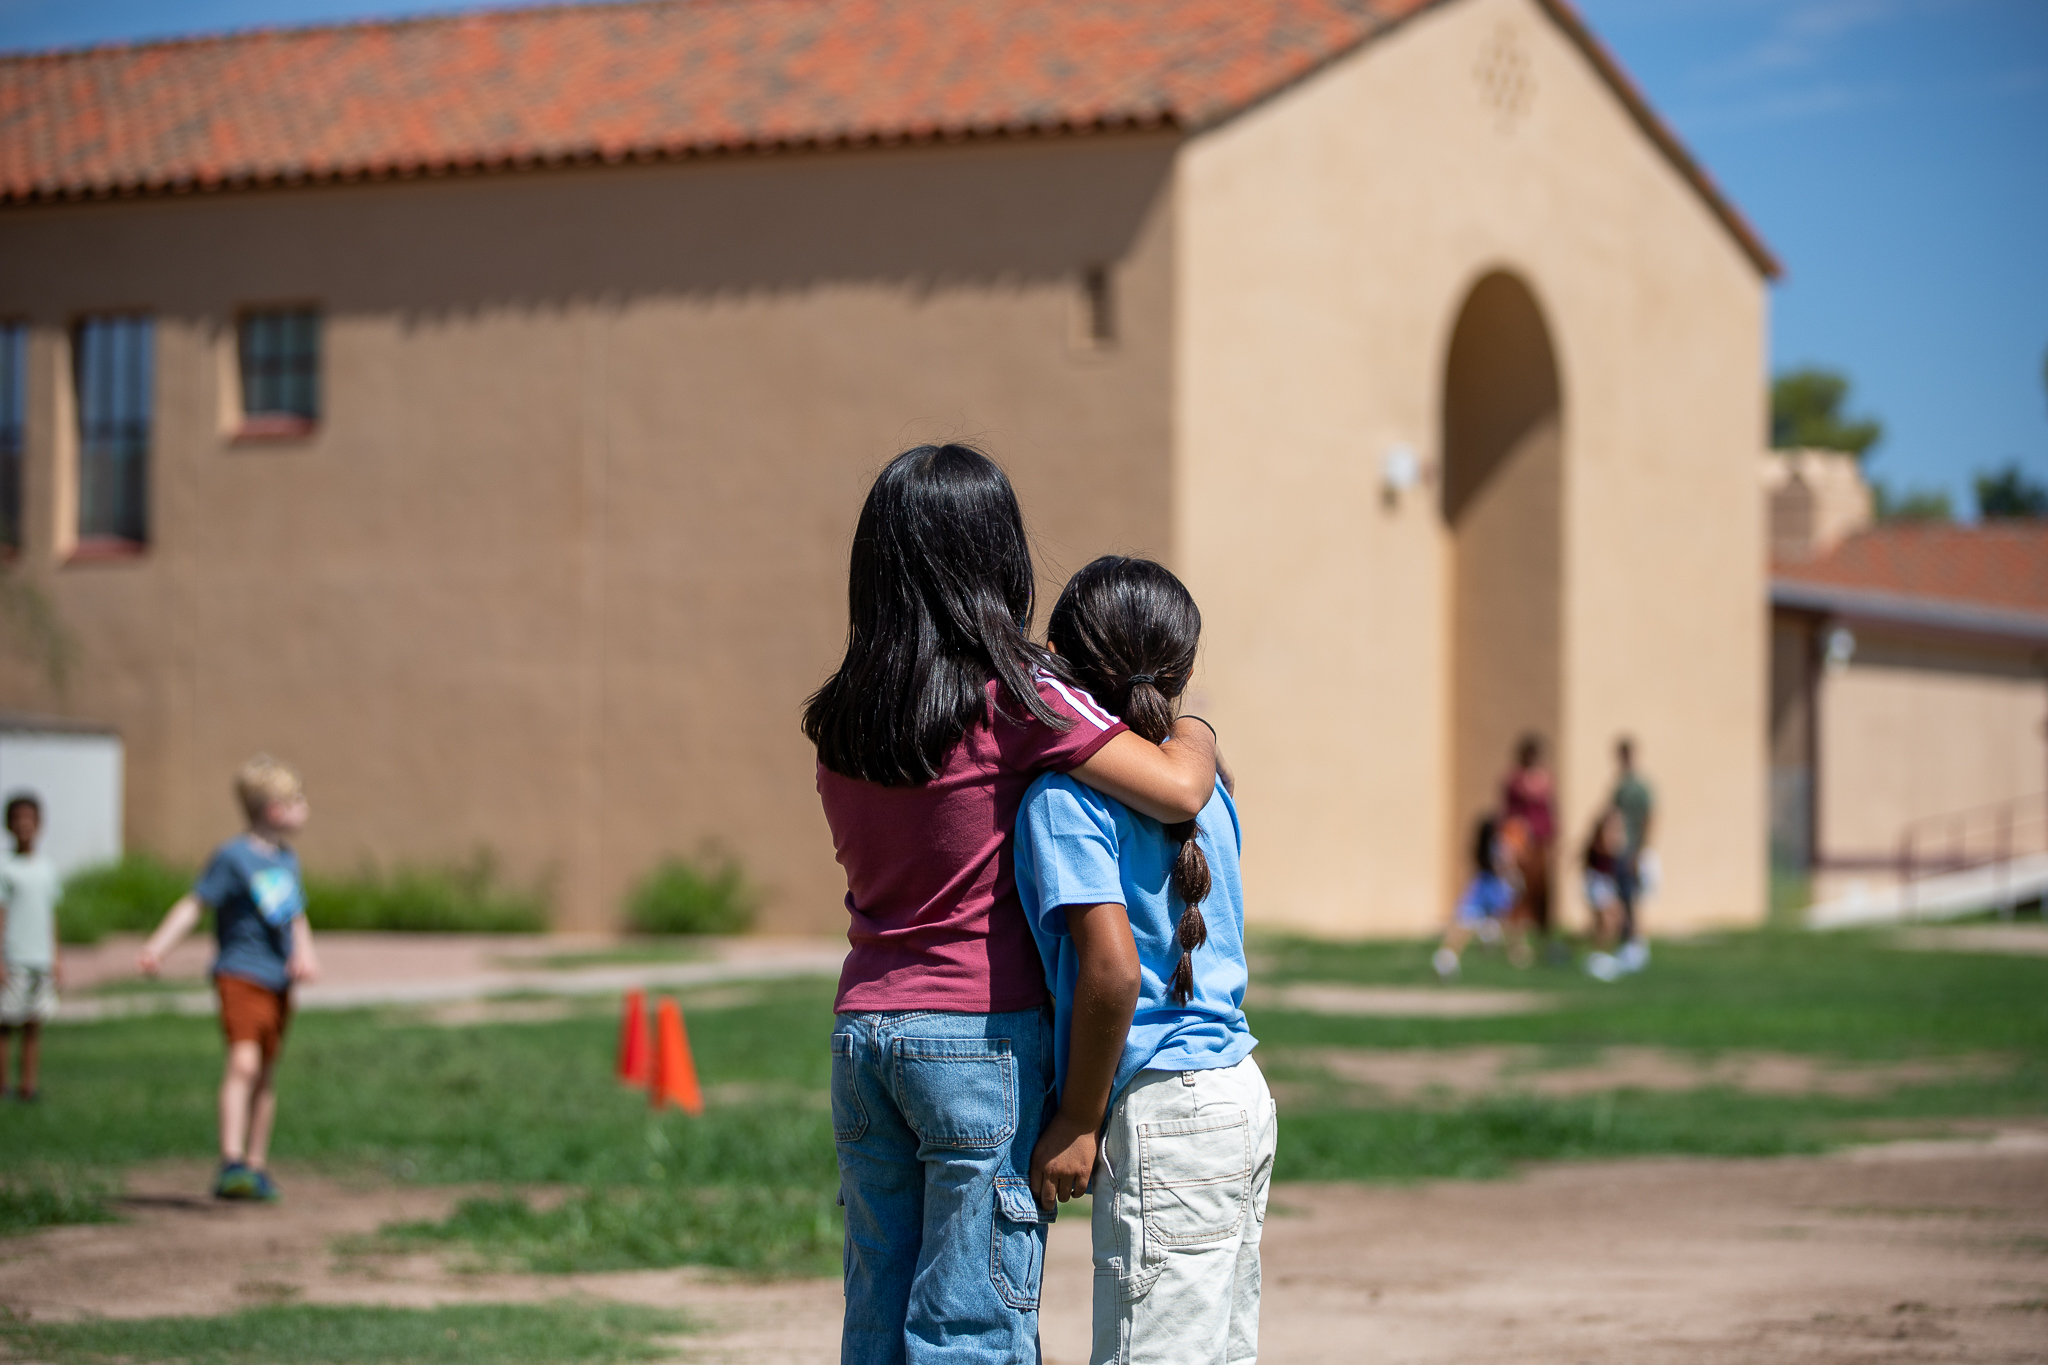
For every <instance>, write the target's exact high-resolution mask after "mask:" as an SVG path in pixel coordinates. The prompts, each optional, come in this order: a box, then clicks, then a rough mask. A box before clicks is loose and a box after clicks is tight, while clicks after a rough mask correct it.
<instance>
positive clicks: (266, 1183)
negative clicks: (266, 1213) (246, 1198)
mask: <svg viewBox="0 0 2048 1365" xmlns="http://www.w3.org/2000/svg"><path fill="white" fill-rule="evenodd" d="M254 1174H255V1176H256V1194H255V1197H256V1198H257V1199H261V1200H262V1201H263V1202H264V1203H266V1204H275V1203H276V1202H277V1201H278V1200H279V1199H281V1198H283V1197H284V1196H283V1195H281V1194H279V1193H278V1189H277V1182H276V1181H275V1180H272V1179H271V1178H270V1172H268V1171H256V1172H254Z"/></svg>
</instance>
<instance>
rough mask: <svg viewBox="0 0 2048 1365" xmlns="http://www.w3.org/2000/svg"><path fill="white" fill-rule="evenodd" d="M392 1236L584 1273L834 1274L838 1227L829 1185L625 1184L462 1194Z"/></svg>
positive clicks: (387, 1233) (390, 1230) (390, 1239)
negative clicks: (532, 1193)
mask: <svg viewBox="0 0 2048 1365" xmlns="http://www.w3.org/2000/svg"><path fill="white" fill-rule="evenodd" d="M380 1238H381V1239H382V1240H384V1241H385V1242H386V1243H387V1244H396V1245H399V1246H404V1245H406V1244H418V1243H423V1242H424V1243H436V1242H439V1243H447V1242H460V1243H465V1244H467V1245H468V1246H470V1247H472V1248H475V1249H476V1250H477V1251H479V1252H481V1253H484V1254H487V1255H489V1256H490V1257H492V1258H494V1259H499V1260H504V1261H509V1262H511V1263H512V1264H514V1265H517V1266H519V1267H521V1268H523V1269H527V1270H536V1271H542V1272H558V1273H578V1272H585V1271H601V1270H637V1269H642V1268H649V1269H652V1268H663V1267H668V1266H678V1265H709V1266H721V1267H724V1268H726V1269H729V1270H740V1271H746V1272H748V1273H750V1274H757V1275H829V1274H831V1273H832V1272H833V1270H834V1269H835V1268H836V1267H837V1266H838V1264H839V1256H840V1241H841V1231H840V1223H839V1216H838V1208H837V1204H836V1202H835V1199H834V1196H833V1192H832V1191H830V1190H826V1189H801V1188H798V1189H775V1188H767V1189H750V1188H726V1189H719V1188H705V1189H680V1188H677V1187H676V1186H674V1185H656V1186H641V1187H633V1186H622V1187H614V1188H611V1189H602V1190H593V1191H589V1192H587V1193H582V1194H578V1195H575V1196H572V1197H571V1198H569V1199H568V1200H565V1201H564V1202H562V1203H560V1204H558V1205H556V1206H554V1207H552V1208H549V1209H546V1210H536V1209H535V1208H534V1207H533V1206H532V1205H530V1204H528V1203H527V1202H526V1200H524V1199H521V1198H519V1197H518V1196H516V1195H507V1196H504V1197H501V1198H496V1199H465V1200H464V1201H463V1202H462V1203H461V1204H460V1205H458V1206H457V1207H456V1210H455V1212H454V1214H453V1215H451V1216H450V1217H449V1218H448V1219H446V1220H445V1221H443V1222H438V1223H401V1224H395V1225H392V1226H388V1227H386V1228H384V1229H382V1230H381V1233H380Z"/></svg>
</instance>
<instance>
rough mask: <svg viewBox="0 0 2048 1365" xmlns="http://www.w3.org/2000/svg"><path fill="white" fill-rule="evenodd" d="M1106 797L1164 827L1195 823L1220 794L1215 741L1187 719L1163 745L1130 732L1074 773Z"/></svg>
mask: <svg viewBox="0 0 2048 1365" xmlns="http://www.w3.org/2000/svg"><path fill="white" fill-rule="evenodd" d="M1072 775H1073V777H1074V778H1075V779H1076V780H1078V781H1081V782H1085V783H1087V784H1088V785H1089V786H1091V787H1093V788H1094V789H1095V790H1097V791H1099V792H1101V793H1102V794H1103V795H1104V796H1113V797H1115V798H1116V799H1117V800H1119V801H1121V802H1123V803H1124V804H1125V805H1126V806H1129V807H1130V808H1131V809H1132V810H1135V811H1139V812H1142V813H1143V814H1145V815H1149V816H1151V817H1152V818H1153V819H1154V820H1158V821H1161V822H1162V823H1165V824H1169V825H1175V824H1179V823H1180V822H1181V821H1183V820H1192V819H1194V818H1195V817H1196V816H1198V815H1200V814H1201V813H1202V808H1203V807H1204V806H1206V805H1208V804H1209V797H1210V796H1211V795H1212V794H1213V793H1214V792H1215V790H1216V735H1215V733H1214V732H1213V731H1212V730H1210V729H1209V727H1208V726H1206V725H1204V724H1203V723H1202V722H1201V721H1198V720H1191V719H1189V718H1187V717H1185V716H1183V717H1182V718H1181V719H1179V720H1177V721H1175V722H1174V723H1173V731H1172V733H1171V734H1170V735H1168V737H1167V741H1166V743H1164V744H1153V743H1151V742H1150V741H1149V740H1146V739H1142V738H1140V737H1139V736H1137V735H1135V734H1133V733H1131V732H1130V731H1125V732H1124V733H1122V734H1120V735H1117V736H1116V737H1115V738H1113V739H1111V740H1110V741H1109V743H1107V744H1105V745H1103V746H1102V747H1101V748H1100V749H1097V750H1096V751H1095V752H1094V753H1093V754H1092V755H1090V756H1089V758H1088V761H1087V762H1085V763H1083V764H1081V765H1079V766H1078V767H1076V768H1075V769H1074V770H1073V774H1072Z"/></svg>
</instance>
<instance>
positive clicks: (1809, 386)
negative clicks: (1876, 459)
mask: <svg viewBox="0 0 2048 1365" xmlns="http://www.w3.org/2000/svg"><path fill="white" fill-rule="evenodd" d="M1848 397H1849V377H1848V376H1847V375H1845V374H1842V373H1840V372H1839V371H1836V370H1823V369H1820V368H1818V367H1816V366H1811V365H1808V366H1802V367H1801V368H1799V369H1796V370H1786V371H1784V372H1782V373H1781V374H1779V375H1778V377H1777V378H1776V379H1774V380H1772V381H1771V444H1772V445H1773V446H1774V447H1776V448H1777V449H1779V450H1797V449H1801V448H1805V447H1812V448H1814V449H1817V450H1846V451H1848V452H1849V453H1850V454H1852V455H1857V456H1861V455H1862V454H1863V453H1864V452H1865V451H1867V450H1869V449H1870V448H1871V447H1872V446H1874V445H1876V444H1877V443H1878V442H1879V441H1881V440H1883V439H1884V423H1883V422H1880V421H1878V420H1877V419H1876V418H1875V417H1865V418H1850V417H1848V416H1846V415H1844V413H1843V412H1842V406H1843V404H1844V403H1845V402H1847V401H1848Z"/></svg>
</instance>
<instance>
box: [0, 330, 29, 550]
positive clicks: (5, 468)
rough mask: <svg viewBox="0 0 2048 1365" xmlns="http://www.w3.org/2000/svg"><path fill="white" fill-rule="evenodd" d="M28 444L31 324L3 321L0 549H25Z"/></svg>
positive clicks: (0, 339) (0, 342)
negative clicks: (24, 487)
mask: <svg viewBox="0 0 2048 1365" xmlns="http://www.w3.org/2000/svg"><path fill="white" fill-rule="evenodd" d="M27 444H28V327H27V326H26V325H25V324H23V323H19V322H0V548H5V549H9V550H19V549H20V548H21V466H22V457H23V452H24V449H25V448H26V446H27Z"/></svg>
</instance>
